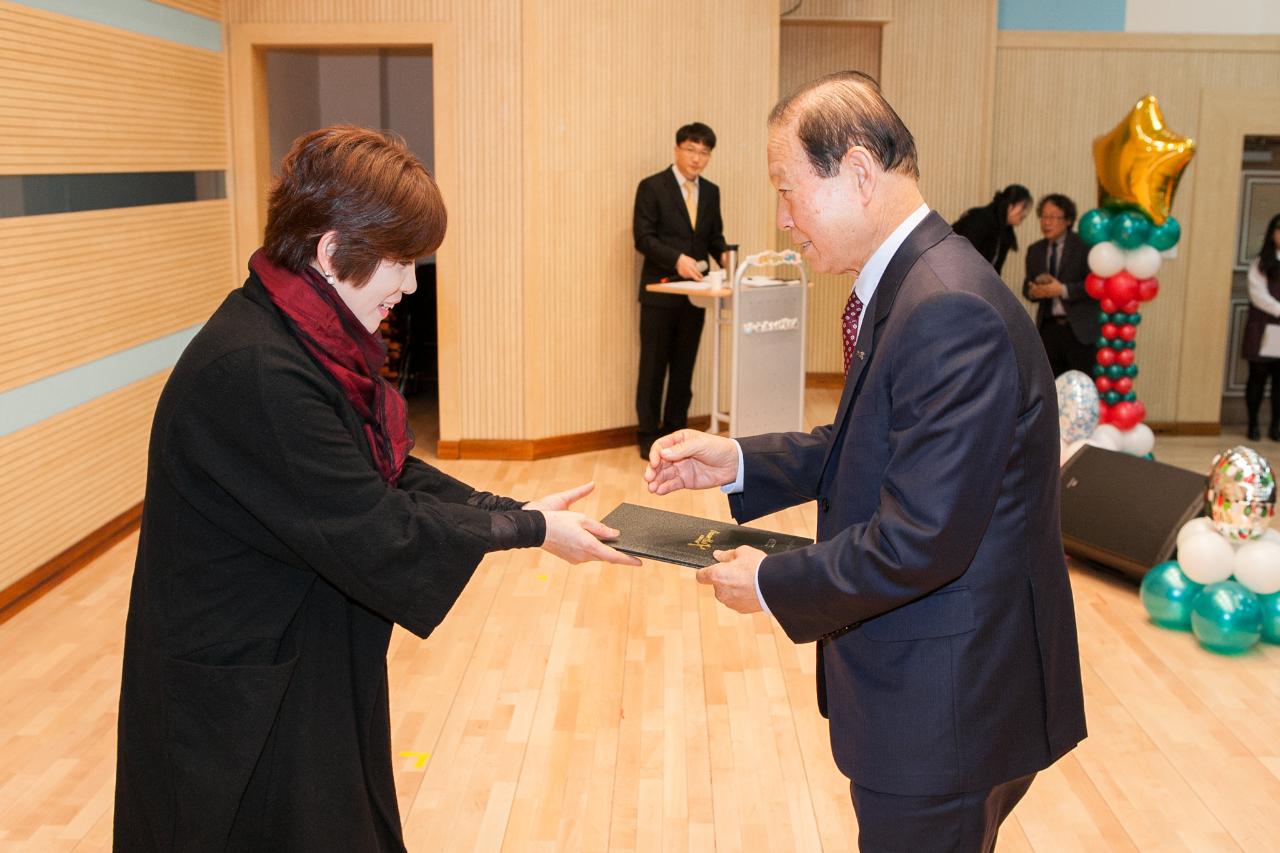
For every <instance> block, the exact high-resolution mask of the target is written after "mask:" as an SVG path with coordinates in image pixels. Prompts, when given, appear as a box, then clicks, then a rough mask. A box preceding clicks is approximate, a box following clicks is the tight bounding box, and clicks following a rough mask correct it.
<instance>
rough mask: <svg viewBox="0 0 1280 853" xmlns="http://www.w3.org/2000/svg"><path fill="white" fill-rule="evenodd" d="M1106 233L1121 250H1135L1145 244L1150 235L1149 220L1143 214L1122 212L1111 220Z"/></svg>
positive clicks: (1134, 211) (1132, 211) (1133, 211)
mask: <svg viewBox="0 0 1280 853" xmlns="http://www.w3.org/2000/svg"><path fill="white" fill-rule="evenodd" d="M1107 233H1108V234H1110V235H1111V239H1112V240H1113V241H1115V243H1116V244H1117V245H1118V246H1120V248H1122V249H1136V248H1138V247H1139V246H1141V245H1142V244H1143V243H1145V242H1147V237H1148V236H1149V235H1150V234H1151V220H1150V219H1148V218H1147V215H1146V214H1145V213H1141V212H1139V211H1136V210H1122V211H1120V212H1119V213H1118V214H1116V215H1115V216H1113V217H1112V218H1111V222H1110V224H1109V225H1108V226H1107Z"/></svg>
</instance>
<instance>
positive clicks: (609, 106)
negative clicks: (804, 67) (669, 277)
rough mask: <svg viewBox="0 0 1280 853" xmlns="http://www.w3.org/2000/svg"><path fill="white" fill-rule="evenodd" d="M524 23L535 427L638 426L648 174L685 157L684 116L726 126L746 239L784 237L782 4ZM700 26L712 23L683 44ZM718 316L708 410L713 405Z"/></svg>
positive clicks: (704, 357)
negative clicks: (775, 136)
mask: <svg viewBox="0 0 1280 853" xmlns="http://www.w3.org/2000/svg"><path fill="white" fill-rule="evenodd" d="M534 7H536V9H537V10H538V14H534V12H533V8H534ZM524 33H525V38H524V91H525V145H524V152H525V153H524V167H525V186H526V191H525V232H524V233H525V247H526V253H525V256H526V260H525V300H526V302H525V312H524V313H525V318H526V320H525V342H526V346H525V358H524V360H525V365H526V371H528V374H527V375H528V377H529V381H530V385H531V387H536V388H539V389H540V392H539V393H538V394H537V395H535V396H531V397H530V399H529V402H528V416H527V417H526V432H527V434H529V435H531V436H533V437H539V436H544V435H556V434H563V433H573V432H583V431H589V430H596V429H600V428H607V427H618V426H625V425H628V424H634V423H635V380H636V370H637V363H638V353H639V310H638V305H637V303H636V294H637V288H638V272H639V264H640V255H639V254H638V253H637V252H636V251H635V247H634V244H633V241H632V236H631V223H632V212H633V207H634V201H635V191H636V185H637V183H639V181H640V180H641V179H642V178H644V177H646V176H648V175H650V174H653V173H654V172H657V171H659V170H661V169H663V168H666V167H669V166H670V165H671V162H672V149H673V148H674V146H675V131H676V129H677V128H678V127H679V126H680V125H682V124H686V123H688V122H691V121H703V122H705V123H707V124H709V125H710V126H711V127H712V128H713V129H714V130H715V132H716V136H717V146H716V150H715V153H714V154H713V156H712V158H711V162H710V164H709V165H708V167H707V169H706V171H705V173H704V174H705V175H706V176H707V178H708V179H709V180H711V181H714V182H715V183H716V184H717V185H719V186H720V188H721V207H722V213H723V215H724V220H725V236H726V238H727V239H728V240H729V241H730V242H737V243H739V244H740V245H741V246H742V251H743V252H744V253H747V252H752V251H759V250H761V249H763V248H767V247H768V246H769V243H770V242H771V240H772V230H771V229H770V228H769V221H770V217H771V216H772V208H771V206H770V202H769V200H768V194H767V187H768V185H767V180H766V169H765V152H764V144H765V139H766V131H765V124H764V120H765V117H766V115H767V114H768V111H769V108H770V107H771V106H772V104H773V100H774V94H775V91H776V86H777V79H776V75H775V73H774V72H773V70H772V69H773V68H774V67H776V65H775V62H776V60H775V59H774V58H773V57H774V56H775V53H776V50H777V47H776V39H777V18H776V5H775V3H773V2H768V1H767V0H755V2H752V3H736V2H728V0H721V2H704V3H698V4H687V3H679V2H670V0H668V2H662V3H631V4H598V3H584V2H581V0H557V2H536V3H534V2H527V3H526V4H525V13H524ZM685 33H699V34H700V36H699V38H698V40H697V41H698V43H697V44H696V45H690V46H689V48H688V49H686V50H681V49H679V48H678V47H676V45H678V43H679V41H680V39H681V38H683V37H684V34H685ZM563 57H573V58H574V60H573V64H572V65H566V64H565V63H564V62H563V61H562V58H563ZM709 313H710V312H708V314H709ZM710 320H711V318H710V316H708V324H707V327H706V333H705V334H704V336H703V348H702V350H701V352H700V358H699V363H698V368H697V374H696V382H695V397H694V402H693V406H692V410H691V414H694V415H701V414H706V413H707V412H709V410H710V400H709V385H710V382H709V377H710V370H709V367H710V358H709V356H710V352H711V347H710Z"/></svg>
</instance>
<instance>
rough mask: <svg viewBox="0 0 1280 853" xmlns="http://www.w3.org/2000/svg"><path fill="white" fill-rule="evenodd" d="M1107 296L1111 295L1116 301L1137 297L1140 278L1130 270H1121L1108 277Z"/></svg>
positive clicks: (1126, 300)
mask: <svg viewBox="0 0 1280 853" xmlns="http://www.w3.org/2000/svg"><path fill="white" fill-rule="evenodd" d="M1107 296H1110V297H1111V298H1112V299H1114V300H1115V301H1116V302H1128V301H1130V300H1132V299H1136V298H1137V297H1138V280H1137V279H1136V278H1134V277H1133V273H1131V272H1129V271H1128V270H1120V272H1118V273H1116V274H1115V275H1113V276H1111V278H1109V279H1107Z"/></svg>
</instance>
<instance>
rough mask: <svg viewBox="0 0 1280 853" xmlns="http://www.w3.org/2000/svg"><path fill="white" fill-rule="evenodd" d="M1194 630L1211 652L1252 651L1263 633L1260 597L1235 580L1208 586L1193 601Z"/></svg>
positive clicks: (1229, 653) (1192, 630) (1233, 652)
mask: <svg viewBox="0 0 1280 853" xmlns="http://www.w3.org/2000/svg"><path fill="white" fill-rule="evenodd" d="M1191 633H1193V634H1195V635H1196V639H1197V640H1199V641H1200V645H1202V646H1204V647H1205V648H1206V649H1208V650H1209V651H1211V652H1217V653H1218V654H1221V655H1235V654H1239V653H1241V652H1245V651H1248V650H1249V649H1251V648H1253V645H1254V643H1256V642H1258V639H1259V638H1260V637H1261V636H1262V606H1261V605H1260V604H1259V603H1258V596H1256V595H1254V594H1253V593H1252V592H1250V591H1249V590H1247V589H1245V588H1244V586H1242V585H1241V584H1239V583H1236V582H1235V581H1223V582H1222V583H1215V584H1210V585H1209V586H1206V587H1205V588H1204V589H1203V590H1202V591H1201V592H1200V594H1199V595H1197V596H1196V598H1195V601H1194V602H1192V604H1191Z"/></svg>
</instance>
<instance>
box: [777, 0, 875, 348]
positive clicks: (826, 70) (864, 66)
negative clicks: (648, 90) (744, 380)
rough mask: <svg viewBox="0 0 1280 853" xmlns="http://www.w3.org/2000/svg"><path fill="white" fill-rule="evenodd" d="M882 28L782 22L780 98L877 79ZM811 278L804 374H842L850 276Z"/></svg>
mask: <svg viewBox="0 0 1280 853" xmlns="http://www.w3.org/2000/svg"><path fill="white" fill-rule="evenodd" d="M805 8H807V4H806V7H805ZM881 29H882V27H881V26H880V25H879V24H858V23H852V22H849V23H846V22H843V21H829V20H828V21H815V20H808V21H805V20H801V19H796V20H794V21H793V20H790V19H788V20H786V21H784V23H783V25H782V49H781V52H780V54H779V57H778V66H779V67H778V78H779V85H778V95H779V97H784V96H786V95H788V94H790V93H791V92H794V91H795V90H796V89H798V88H800V87H801V86H802V85H804V84H805V83H808V82H809V81H811V80H814V79H815V78H818V77H821V76H822V75H824V74H830V73H832V72H834V71H862V72H864V73H866V74H870V75H871V76H872V77H875V78H877V79H879V77H880V36H881ZM775 206H776V205H775ZM776 233H777V246H778V248H780V249H788V248H791V237H790V235H788V234H787V233H786V232H784V231H778V232H776ZM811 275H812V280H813V282H814V286H813V289H812V290H810V291H809V311H808V318H807V320H806V323H807V326H806V341H805V370H806V371H807V372H809V373H840V372H842V371H843V370H844V356H843V344H842V342H841V331H840V328H841V327H840V317H841V315H842V314H843V313H844V305H845V302H846V301H847V300H848V298H849V290H850V288H852V287H853V279H852V278H851V277H850V276H847V275H846V276H835V275H830V274H824V273H818V274H812V273H811Z"/></svg>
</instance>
